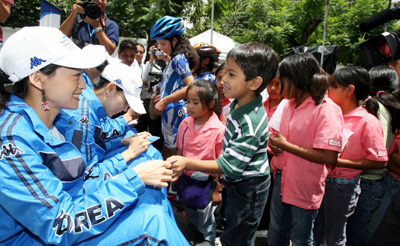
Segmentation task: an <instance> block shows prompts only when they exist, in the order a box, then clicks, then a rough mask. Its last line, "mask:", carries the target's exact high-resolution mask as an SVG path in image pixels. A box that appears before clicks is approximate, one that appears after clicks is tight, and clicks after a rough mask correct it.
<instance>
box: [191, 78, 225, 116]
mask: <svg viewBox="0 0 400 246" xmlns="http://www.w3.org/2000/svg"><path fill="white" fill-rule="evenodd" d="M194 87H196V88H197V95H198V96H199V98H200V102H201V104H202V105H203V107H208V108H209V107H210V104H211V103H212V101H214V100H215V106H214V107H213V108H212V109H211V110H212V111H214V112H215V114H216V115H217V116H218V117H220V116H221V114H222V103H221V96H220V94H219V90H218V88H217V85H216V84H214V83H212V82H210V81H207V80H204V79H196V81H195V82H193V83H192V84H190V85H189V87H188V88H187V90H186V98H187V96H188V94H189V90H190V89H192V88H194Z"/></svg>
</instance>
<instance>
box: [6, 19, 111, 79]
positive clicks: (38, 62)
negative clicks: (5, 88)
mask: <svg viewBox="0 0 400 246" xmlns="http://www.w3.org/2000/svg"><path fill="white" fill-rule="evenodd" d="M102 62H104V58H103V55H102V54H99V53H96V52H92V51H84V50H82V49H80V48H79V47H78V46H76V45H75V44H74V42H72V41H71V40H70V39H69V38H68V37H67V36H66V35H64V34H63V33H62V32H61V31H60V30H58V29H57V28H52V27H39V26H35V27H24V28H22V29H21V30H20V31H18V32H16V33H14V34H13V35H11V36H10V37H9V38H8V39H7V41H6V42H5V43H4V45H3V48H2V49H1V51H0V68H1V70H3V72H4V73H5V74H7V75H8V76H9V77H8V79H9V80H10V81H11V82H13V83H16V82H18V81H20V80H21V79H23V78H25V77H27V76H28V75H30V74H32V73H34V72H36V71H38V70H40V69H42V68H44V67H45V66H47V65H49V64H55V65H59V66H63V67H69V68H78V69H84V68H92V67H96V66H98V65H100V64H101V63H102Z"/></svg>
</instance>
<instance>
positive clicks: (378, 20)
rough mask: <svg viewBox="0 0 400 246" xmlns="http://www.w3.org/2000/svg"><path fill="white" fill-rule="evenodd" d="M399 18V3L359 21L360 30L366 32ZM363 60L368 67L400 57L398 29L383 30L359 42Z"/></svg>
mask: <svg viewBox="0 0 400 246" xmlns="http://www.w3.org/2000/svg"><path fill="white" fill-rule="evenodd" d="M399 19H400V5H397V6H395V7H394V8H393V9H385V10H383V11H381V12H379V13H377V14H375V15H373V16H371V17H370V18H368V19H366V20H364V21H363V22H361V23H360V25H359V28H360V31H362V32H368V31H370V30H372V29H374V28H376V27H378V26H381V25H383V24H385V23H387V22H389V21H392V20H399ZM360 48H361V52H362V55H363V57H364V61H365V63H366V65H367V66H368V67H374V66H379V65H383V64H387V63H389V62H392V61H395V60H398V59H399V58H400V31H394V32H384V33H382V34H381V35H379V36H377V37H374V38H372V39H370V40H368V41H365V42H364V43H362V44H360Z"/></svg>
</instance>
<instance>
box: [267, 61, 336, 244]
mask: <svg viewBox="0 0 400 246" xmlns="http://www.w3.org/2000/svg"><path fill="white" fill-rule="evenodd" d="M321 71H322V69H321V68H320V66H319V63H318V62H317V61H316V60H315V58H314V57H313V56H312V55H311V54H309V53H302V54H295V55H291V56H289V57H286V58H285V59H284V60H283V61H282V62H281V64H280V65H279V73H280V77H281V80H282V81H283V83H284V89H283V90H284V92H283V95H284V97H285V98H287V99H289V101H288V103H287V104H286V105H285V108H284V111H283V114H282V121H281V125H280V132H278V133H275V134H273V135H271V136H270V143H271V149H272V150H273V151H274V153H275V156H274V157H273V158H272V163H271V166H272V171H273V172H275V173H276V175H275V180H274V189H273V191H272V201H271V223H270V230H269V231H268V244H269V245H270V246H274V245H289V239H290V240H291V241H292V243H293V244H294V245H312V244H313V232H312V230H313V225H314V220H315V218H316V216H317V213H318V209H319V207H320V205H321V203H322V199H323V195H324V192H325V179H326V177H327V176H328V174H329V172H330V169H331V165H335V164H336V161H337V154H338V152H340V151H341V146H342V137H341V133H342V128H343V119H342V112H341V110H340V108H339V107H338V106H337V105H336V104H335V103H333V102H332V100H330V99H329V98H328V97H327V96H326V91H327V89H328V86H329V83H328V76H327V75H326V74H321Z"/></svg>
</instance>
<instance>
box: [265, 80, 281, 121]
mask: <svg viewBox="0 0 400 246" xmlns="http://www.w3.org/2000/svg"><path fill="white" fill-rule="evenodd" d="M281 91H282V84H281V80H280V79H279V74H278V75H276V76H275V77H274V78H273V79H272V80H271V82H270V83H269V84H268V86H267V92H268V95H269V97H268V99H267V100H266V101H265V102H264V103H263V104H264V107H265V111H267V115H268V120H271V117H272V115H273V114H274V113H275V111H276V109H277V108H278V105H279V103H280V102H281V101H282V99H283V96H282V93H281Z"/></svg>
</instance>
